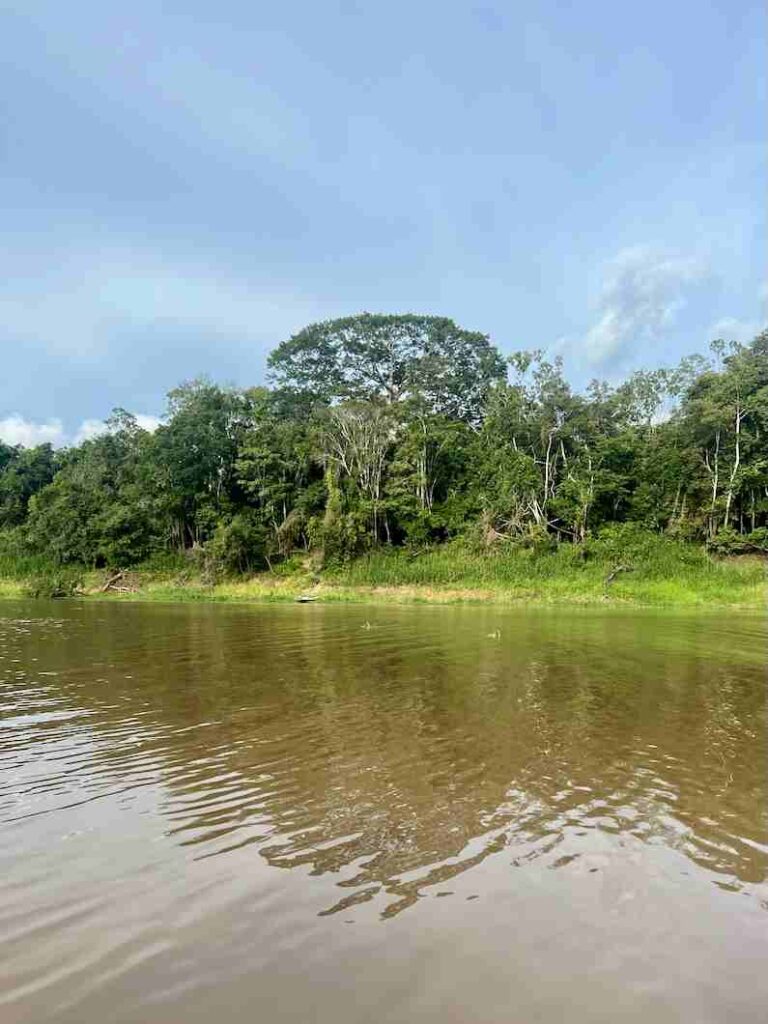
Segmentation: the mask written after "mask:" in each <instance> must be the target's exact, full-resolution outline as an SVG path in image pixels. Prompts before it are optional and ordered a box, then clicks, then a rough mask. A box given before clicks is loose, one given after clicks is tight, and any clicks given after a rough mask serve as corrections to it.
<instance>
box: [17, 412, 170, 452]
mask: <svg viewBox="0 0 768 1024" xmlns="http://www.w3.org/2000/svg"><path fill="white" fill-rule="evenodd" d="M136 422H137V424H138V425H139V427H141V429H142V430H148V431H149V432H150V433H152V432H153V431H155V430H157V428H158V427H159V426H160V423H161V420H160V418H159V417H158V416H152V415H150V414H149V413H139V414H138V415H137V416H136ZM108 431H109V427H108V426H107V424H106V423H105V422H104V420H96V419H85V420H83V421H82V423H81V424H80V426H79V427H78V428H77V430H76V431H75V433H74V434H73V435H71V436H70V435H68V434H67V432H66V430H65V429H64V424H63V423H62V421H61V420H60V419H49V420H46V421H45V422H42V423H36V422H34V421H33V420H28V419H25V418H24V417H23V416H20V415H19V414H18V413H14V414H12V415H11V416H6V417H5V419H1V420H0V441H2V442H3V443H4V444H8V445H11V446H15V445H21V447H22V448H34V447H35V446H36V445H39V444H51V445H53V447H54V448H66V447H68V446H69V445H78V444H82V442H83V441H90V440H91V439H92V438H94V437H99V436H101V435H102V434H106V433H107V432H108Z"/></svg>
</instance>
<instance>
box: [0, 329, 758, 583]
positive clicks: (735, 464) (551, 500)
mask: <svg viewBox="0 0 768 1024" xmlns="http://www.w3.org/2000/svg"><path fill="white" fill-rule="evenodd" d="M269 366H270V375H271V387H270V388H266V387H256V388H251V389H246V390H238V389H233V388H226V387H220V386H218V385H216V384H214V383H211V382H210V381H207V380H195V381H192V382H189V383H186V384H182V385H181V386H180V387H178V388H176V389H175V390H174V391H171V392H170V394H169V396H168V409H167V414H166V417H165V422H164V424H163V425H162V426H160V427H159V428H158V429H157V430H156V431H155V432H154V433H149V432H147V431H145V430H142V429H141V428H140V427H139V426H138V424H137V422H136V420H135V418H134V417H133V416H132V415H131V414H130V413H128V412H125V411H124V410H122V409H118V410H115V412H114V413H113V415H112V417H111V418H110V419H109V420H108V421H107V426H108V430H107V432H106V433H104V434H103V435H102V436H99V437H97V438H94V439H92V440H88V441H84V442H83V443H82V444H80V445H79V446H77V447H73V448H69V449H62V450H54V449H52V448H51V446H50V445H40V446H38V447H36V448H21V447H9V446H7V445H3V444H0V538H1V540H0V543H2V544H3V545H4V546H5V548H6V550H8V549H9V548H10V547H13V548H14V549H15V550H19V551H24V552H28V553H30V554H36V555H45V556H46V557H47V558H49V559H50V560H51V561H53V562H55V563H58V564H62V565H65V564H77V565H85V566H105V565H106V566H118V565H119V566H127V565H131V564H136V563H139V562H143V561H146V560H147V559H150V558H152V557H154V556H157V555H159V554H161V553H163V552H171V551H177V552H178V551H186V550H190V549H192V550H194V551H195V552H197V553H203V554H204V556H205V557H206V558H208V559H210V560H211V561H212V562H213V563H215V564H216V565H217V566H219V567H221V568H223V569H224V570H231V571H249V570H255V569H259V568H264V567H267V566H271V565H275V564H276V563H277V562H280V561H283V560H285V559H286V558H287V557H288V556H290V555H291V554H293V553H295V552H297V551H313V552H316V553H318V555H319V556H322V558H324V560H325V561H326V562H334V561H336V562H337V561H342V560H346V559H348V558H351V557H354V556H355V555H357V554H359V553H362V552H364V551H365V550H369V549H371V548H374V547H376V546H378V545H400V546H402V545H408V546H414V547H416V546H418V547H423V546H425V545H432V544H436V543H439V542H441V541H444V540H447V539H450V538H453V537H457V536H459V535H469V536H471V537H473V538H474V539H475V540H476V541H477V543H478V544H480V545H483V544H485V545H489V546H494V545H510V544H519V545H543V546H547V545H551V544H554V543H557V542H565V541H567V542H575V543H577V544H583V543H584V542H585V541H586V540H587V538H588V537H589V536H590V534H592V533H593V532H599V531H600V529H601V527H603V526H604V525H605V524H613V523H634V524H638V525H640V526H642V527H644V528H646V529H649V530H653V531H659V532H661V531H663V532H665V533H666V534H668V535H672V536H676V537H680V538H683V539H689V540H692V541H698V542H702V543H706V544H707V545H709V546H710V547H712V548H715V549H717V550H720V551H725V552H727V551H733V552H738V551H750V550H767V549H768V332H763V333H762V334H760V335H758V337H756V338H755V339H754V341H752V342H751V344H748V345H741V344H737V343H734V342H727V343H726V342H724V341H716V342H713V344H712V345H711V355H710V357H708V358H704V357H701V356H693V357H689V358H686V359H684V360H683V361H682V362H681V363H680V364H679V365H678V366H677V367H675V368H673V369H660V370H651V371H641V372H636V373H633V374H632V375H631V376H629V377H628V378H627V379H626V380H625V381H624V382H623V383H621V384H619V385H618V386H609V385H608V384H606V383H604V382H601V381H597V380H595V381H592V383H591V384H590V385H589V386H588V387H587V389H586V391H585V392H584V393H575V392H574V391H573V390H572V389H571V387H570V386H569V384H568V382H567V381H566V380H565V378H564V376H563V371H562V366H561V363H560V361H559V360H557V359H555V360H553V361H552V360H548V359H547V358H545V357H544V355H542V353H541V352H517V353H516V354H515V355H513V356H511V357H510V358H509V359H507V360H506V361H505V360H504V359H503V358H502V356H501V355H500V353H499V352H498V351H497V349H496V348H495V347H494V346H493V345H492V344H491V342H490V341H489V339H488V338H487V337H486V336H485V335H482V334H479V333H475V332H470V331H465V330H462V329H460V328H459V327H457V326H456V324H454V323H453V322H452V321H451V320H447V319H444V318H438V317H426V316H374V315H369V314H363V315H361V316H356V317H350V318H347V319H342V320H335V321H330V322H326V323H320V324H312V325H310V326H309V327H307V328H305V329H304V330H302V331H301V332H299V333H298V334H296V335H294V336H293V337H292V338H290V339H289V340H288V341H286V342H284V343H283V344H281V345H279V346H278V348H277V349H276V350H275V351H274V352H273V353H272V354H271V356H270V359H269Z"/></svg>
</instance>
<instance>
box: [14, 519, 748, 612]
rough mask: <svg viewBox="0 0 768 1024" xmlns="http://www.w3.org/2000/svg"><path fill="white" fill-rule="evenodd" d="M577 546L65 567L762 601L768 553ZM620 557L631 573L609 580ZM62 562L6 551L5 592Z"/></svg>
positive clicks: (24, 590)
mask: <svg viewBox="0 0 768 1024" xmlns="http://www.w3.org/2000/svg"><path fill="white" fill-rule="evenodd" d="M586 556H587V557H586V558H585V557H583V553H582V551H581V549H579V548H578V547H575V546H574V545H571V544H562V545H560V547H556V548H553V549H547V550H535V549H526V548H520V547H513V546H512V545H507V546H504V545H502V546H499V547H497V548H495V549H494V550H491V551H480V550H477V549H474V548H472V547H471V546H469V545H467V544H466V543H463V542H461V541H454V542H452V543H450V544H444V545H440V546H437V547H434V548H431V549H428V550H425V551H422V552H412V551H408V550H405V549H398V548H394V549H392V548H382V549H379V550H377V551H375V552H372V553H370V554H368V555H365V556H362V557H360V558H358V559H356V560H354V561H352V562H350V563H349V564H346V565H343V566H337V567H330V568H327V569H325V570H324V571H323V572H322V573H321V574H320V575H319V576H318V575H317V574H311V573H310V572H309V571H308V570H307V569H306V568H305V566H304V564H303V563H302V562H301V561H296V560H293V561H292V563H291V565H286V566H283V567H281V568H280V569H279V571H277V572H275V573H266V572H265V573H260V574H257V575H255V576H250V577H235V578H229V579H223V580H220V581H219V582H217V583H216V584H215V585H211V584H210V583H206V582H205V581H204V580H203V579H201V578H200V576H199V574H196V573H195V571H194V570H192V569H190V567H189V563H188V562H185V561H184V560H183V559H180V558H179V557H178V556H175V555H174V556H167V557H163V558H157V559H155V560H153V562H151V563H147V564H146V565H144V566H140V567H139V568H138V569H137V570H136V574H137V577H138V579H139V581H140V584H139V589H138V591H137V592H136V593H129V594H100V593H99V592H98V591H99V587H100V585H101V583H102V582H103V580H104V578H105V574H104V571H103V570H102V571H93V570H91V571H87V570H80V571H77V570H72V569H69V570H65V572H64V575H65V576H66V578H68V579H77V581H78V584H79V586H80V587H81V589H82V590H83V591H84V592H85V595H86V597H87V598H97V597H98V598H99V599H103V600H113V601H121V600H148V601H225V602H232V601H270V602H272V601H294V600H295V599H296V598H297V597H298V596H299V595H302V594H307V593H311V594H312V596H313V597H314V598H315V599H317V600H319V601H336V602H338V601H344V602H350V601H387V602H409V603H410V602H430V603H457V602H497V603H516V602H536V603H553V604H561V603H582V604H585V603H605V602H609V603H614V604H623V603H628V604H638V605H660V606H708V605H716V606H732V607H745V608H746V607H753V608H758V607H765V606H766V601H767V600H768V576H767V574H766V566H768V561H766V560H765V559H761V558H759V557H740V558H726V559H720V558H713V557H711V556H710V555H708V554H707V553H706V551H705V550H704V549H703V548H702V547H700V546H697V545H692V544H684V543H680V542H677V541H675V540H672V539H670V538H667V537H660V536H658V535H656V534H649V533H646V532H643V531H642V530H640V529H638V528H636V527H614V528H610V529H607V530H604V531H603V534H602V536H601V537H600V538H599V539H597V540H591V541H590V542H589V543H588V545H587V548H586ZM619 565H623V566H627V567H629V568H630V569H631V571H630V572H622V573H620V574H618V575H617V576H616V577H615V579H614V580H613V581H612V582H607V578H608V576H609V575H610V573H611V572H612V571H613V570H614V569H615V568H616V567H617V566H619ZM62 578H63V577H62V571H61V570H56V569H55V567H54V566H52V565H51V564H50V562H48V561H46V560H45V559H43V558H34V557H30V556H24V557H21V556H19V555H13V553H11V554H9V553H8V552H6V553H5V554H3V552H2V551H1V550H0V597H19V596H23V595H26V596H49V593H53V592H55V589H56V587H58V588H59V592H60V591H61V589H62V588H61V586H60V582H61V579H62Z"/></svg>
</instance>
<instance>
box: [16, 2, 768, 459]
mask: <svg viewBox="0 0 768 1024" xmlns="http://www.w3.org/2000/svg"><path fill="white" fill-rule="evenodd" d="M762 8H763V5H762V3H761V2H755V3H752V2H746V0H722V2H717V3H710V2H707V0H696V2H693V0H679V2H678V3H669V0H665V2H664V3H661V2H658V0H647V2H645V3H644V4H629V3H615V2H602V0H586V2H584V3H580V4H568V3H565V2H563V0H539V2H532V3H528V4H522V3H511V2H507V3H492V2H486V3H462V2H459V0H456V2H452V3H446V2H445V0H443V2H441V3H437V2H434V3H433V2H431V0H423V2H418V0H411V2H409V3H405V2H401V0H390V2H389V3H386V4H383V3H380V2H377V3H373V2H370V3H369V2H362V0H360V2H356V0H345V2H333V0H327V2H325V3H316V2H315V3H309V2H293V3H291V2H288V3H285V4H281V5H280V4H274V3H271V4H267V3H261V2H258V0H248V2H239V0H219V2H218V3H216V4H211V3H209V2H202V0H183V2H182V0H180V2H165V3H161V2H158V0H151V2H145V0H134V2H133V3H131V4H130V5H117V4H105V3H103V0H102V2H98V3H97V2H90V0H69V2H67V3H62V2H61V0H56V2H38V0H24V2H23V3H22V2H9V0H0V39H1V40H2V50H3V58H4V59H3V61H2V64H1V65H0V66H1V68H2V69H1V70H0V91H1V92H2V95H3V97H4V100H5V103H4V108H5V109H4V114H3V117H2V120H1V121H0V146H1V147H2V151H1V152H2V160H0V183H1V186H2V187H1V189H0V211H1V213H2V227H3V246H2V250H1V251H0V355H2V367H3V372H2V374H0V436H5V437H6V438H7V439H10V440H12V441H24V442H32V441H35V440H38V439H41V438H42V439H46V438H50V439H52V440H54V441H57V442H59V443H60V442H61V441H62V440H65V439H72V438H74V437H76V436H78V435H79V436H84V435H85V434H87V433H88V432H89V431H91V430H93V429H95V427H94V421H98V420H100V419H101V418H102V417H104V416H106V415H107V414H108V413H109V411H110V409H111V408H112V407H113V406H116V405H121V406H125V407H126V408H128V409H131V410H132V411H134V412H137V413H141V414H143V415H145V416H156V415H158V414H160V413H161V412H162V410H163V407H164V395H165V393H166V392H167V390H168V389H169V388H171V387H173V386H174V385H175V384H176V383H178V382H180V381H181V380H183V379H188V378H190V377H193V376H196V375H198V374H201V373H207V374H209V375H210V376H212V377H213V378H214V379H217V380H220V381H222V382H229V383H237V384H243V385H247V384H253V383H258V382H261V381H263V379H264V363H265V357H266V354H267V353H268V351H269V350H270V349H271V348H272V347H274V345H275V344H277V343H278V342H280V341H281V340H283V339H284V338H286V337H288V336H289V335H290V334H291V333H293V332H294V331H295V330H297V329H298V328H300V327H302V326H303V325H304V324H306V323H308V322H310V321H312V320H315V319H324V318H327V317H331V316H336V315H342V314H349V313H354V312H358V311H361V310H371V311H392V312H394V311H422V312H429V313H440V314H444V315H447V316H451V317H453V318H454V319H455V320H457V322H459V323H460V324H462V325H463V326H466V327H468V328H472V329H479V330H482V331H485V332H487V333H489V334H490V335H491V337H492V338H493V340H494V341H495V342H496V343H497V344H498V345H499V347H500V348H501V349H502V350H503V351H504V352H510V351H513V350H515V349H517V348H534V347H536V348H545V349H549V350H550V351H552V352H559V353H561V354H562V355H563V357H564V359H565V361H566V366H567V368H568V372H569V375H570V376H571V377H572V379H573V380H574V382H576V383H580V382H584V381H586V380H588V379H589V378H591V377H593V376H602V377H607V378H609V379H612V378H615V377H616V376H617V375H619V374H622V373H624V372H626V371H627V370H629V369H632V368H634V367H637V366H641V365H646V366H650V365H657V364H659V363H668V362H672V361H674V360H676V359H677V358H678V357H679V356H680V355H682V354H685V353H688V352H691V351H695V350H701V349H703V348H704V347H705V346H706V345H707V343H708V341H709V340H711V338H713V337H715V336H717V335H719V334H728V335H732V336H735V337H739V338H747V337H749V336H751V334H753V333H754V332H755V331H756V330H757V329H758V328H759V327H760V326H762V325H763V323H764V321H765V317H766V302H767V299H768V295H766V248H765V238H766V216H765V208H766V204H765V197H764V191H765V182H766V178H765V173H766V147H765V141H766V140H765V134H764V132H765V127H764V126H765V124H766V123H768V122H766V118H765V115H766V105H767V104H766V89H765V69H766V62H765V57H764V52H763V51H764V49H765V43H766V18H765V15H764V13H763V10H762ZM146 422H148V423H150V422H151V420H149V419H148V420H147V421H146Z"/></svg>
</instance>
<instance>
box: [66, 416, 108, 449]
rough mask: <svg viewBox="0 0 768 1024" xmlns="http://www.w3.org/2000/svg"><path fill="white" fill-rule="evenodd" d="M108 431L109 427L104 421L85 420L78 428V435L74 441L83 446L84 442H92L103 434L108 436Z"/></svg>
mask: <svg viewBox="0 0 768 1024" xmlns="http://www.w3.org/2000/svg"><path fill="white" fill-rule="evenodd" d="M107 430H108V427H107V424H106V423H105V422H104V420H83V422H82V423H81V424H80V426H79V427H78V428H77V433H76V434H75V436H74V439H73V441H74V444H82V442H83V441H91V440H92V439H93V438H94V437H100V436H101V435H102V434H106V432H107Z"/></svg>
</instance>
